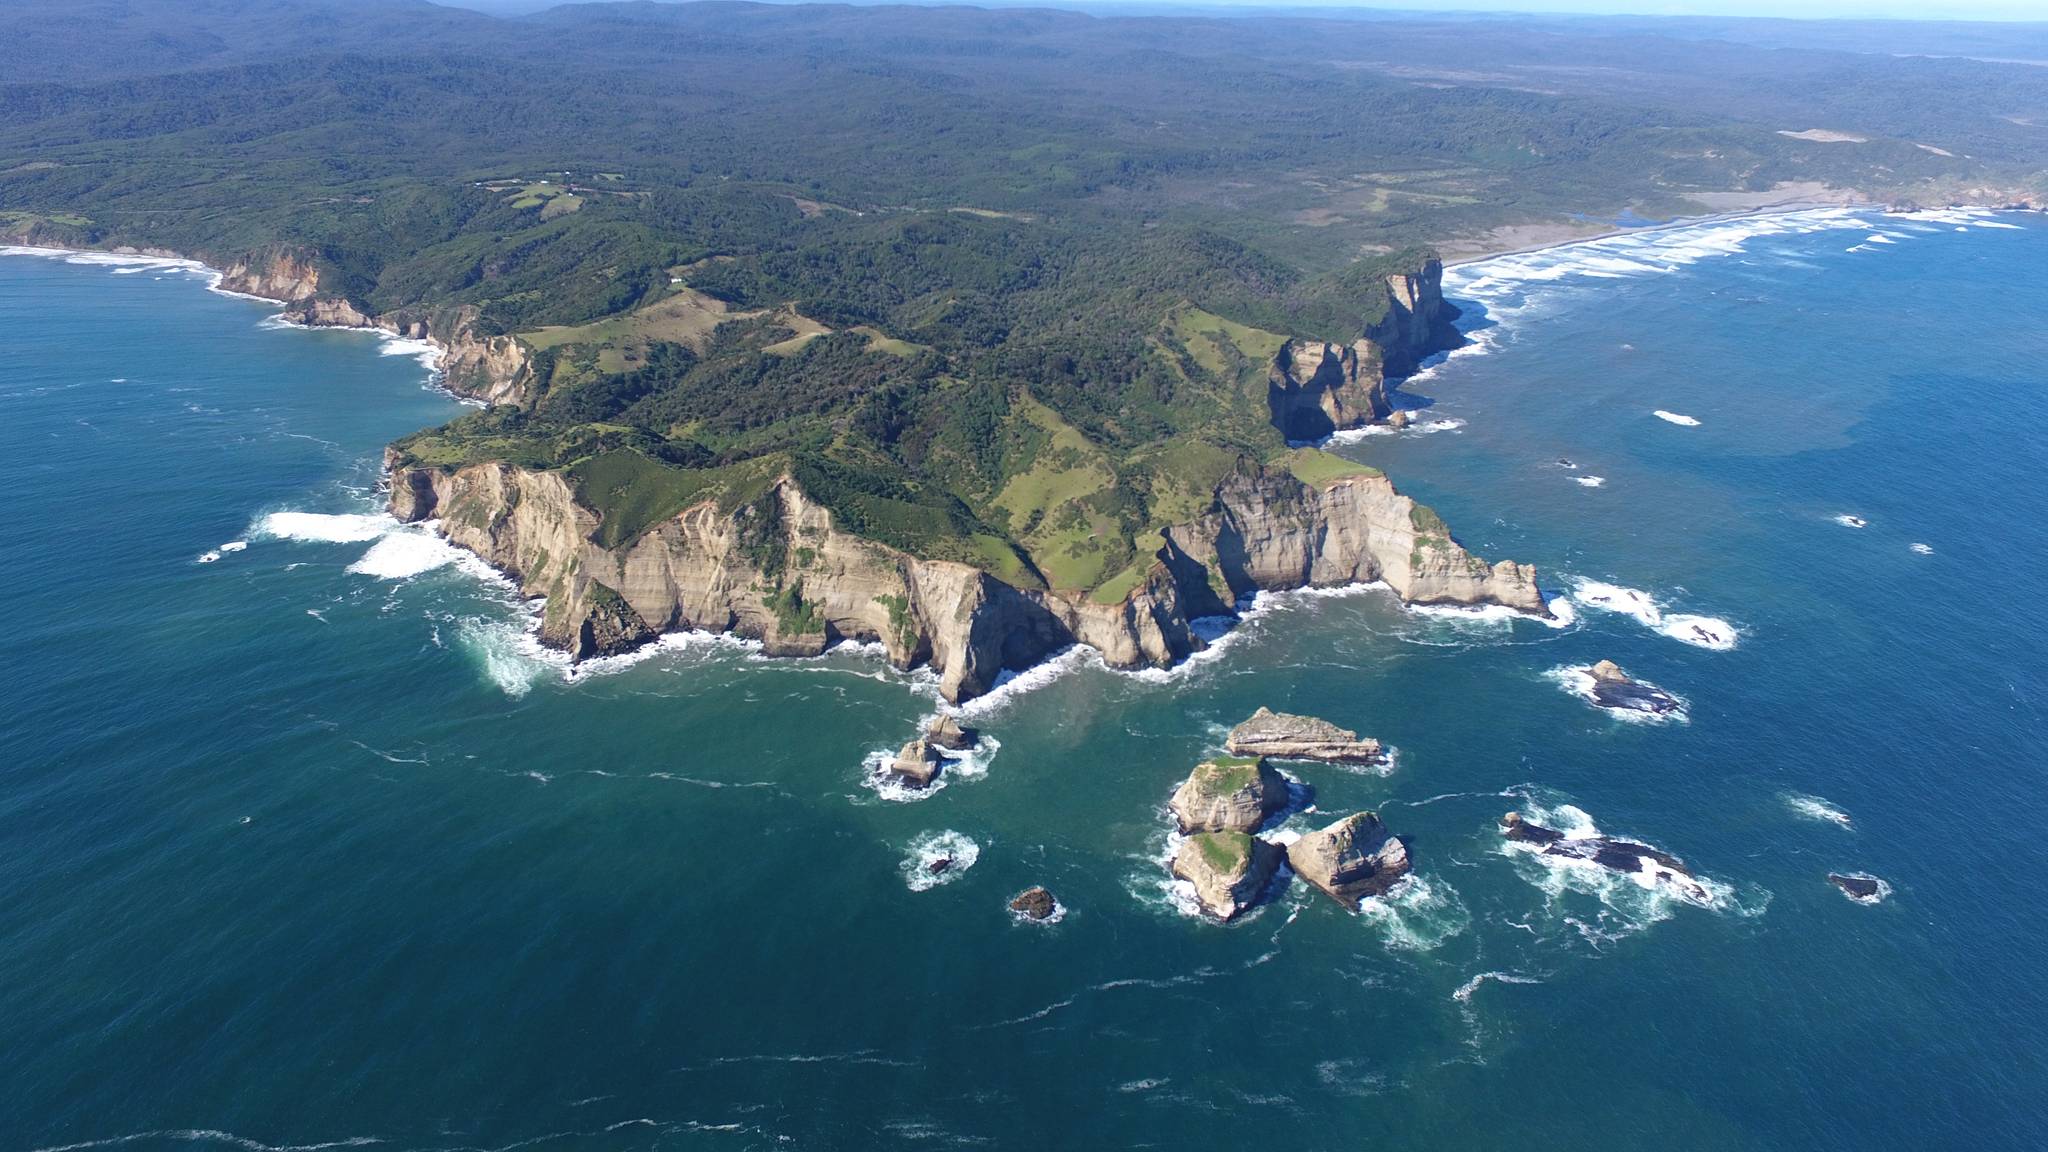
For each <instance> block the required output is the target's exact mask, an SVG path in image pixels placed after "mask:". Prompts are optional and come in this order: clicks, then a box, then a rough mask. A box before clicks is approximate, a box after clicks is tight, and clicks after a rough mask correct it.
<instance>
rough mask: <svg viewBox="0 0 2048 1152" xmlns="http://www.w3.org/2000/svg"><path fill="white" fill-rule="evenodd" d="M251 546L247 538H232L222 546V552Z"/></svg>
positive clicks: (237, 550) (235, 550) (238, 550)
mask: <svg viewBox="0 0 2048 1152" xmlns="http://www.w3.org/2000/svg"><path fill="white" fill-rule="evenodd" d="M248 546H249V542H248V541H247V540H230V541H228V542H227V543H225V544H223V545H221V546H220V550H221V551H222V552H240V551H242V550H243V549H245V548H247V547H248Z"/></svg>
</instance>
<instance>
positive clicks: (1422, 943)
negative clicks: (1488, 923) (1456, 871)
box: [1358, 872, 1472, 952]
mask: <svg viewBox="0 0 2048 1152" xmlns="http://www.w3.org/2000/svg"><path fill="white" fill-rule="evenodd" d="M1358 913H1359V915H1360V916H1362V917H1364V918H1365V920H1366V922H1367V923H1369V924H1371V925H1373V926H1374V927H1375V928H1377V929H1378V930H1379V931H1380V932H1381V933H1383V936H1382V941H1383V942H1384V943H1385V944H1386V946H1387V947H1388V948H1389V949H1392V950H1394V951H1399V952H1430V951H1434V950H1435V949H1437V948H1438V947H1440V946H1442V944H1443V943H1444V941H1446V940H1449V939H1451V938H1452V937H1454V936H1458V935H1462V934H1463V933H1464V932H1465V930H1466V929H1468V928H1470V927H1471V926H1472V913H1471V912H1470V911H1469V910H1468V909H1466V907H1465V901H1464V900H1463V899H1461V898H1460V897H1459V896H1458V890H1457V889H1455V888H1453V887H1451V886H1450V884H1449V883H1447V882H1446V881H1444V880H1443V879H1442V878H1441V877H1430V876H1427V875H1425V874H1423V873H1420V872H1411V873H1409V874H1408V875H1406V876H1403V877H1402V878H1401V879H1400V880H1398V881H1396V882H1395V883H1394V886H1393V887H1392V888H1389V889H1388V890H1387V891H1386V893H1385V894H1384V895H1380V896H1368V897H1366V898H1365V899H1363V900H1360V901H1359V902H1358Z"/></svg>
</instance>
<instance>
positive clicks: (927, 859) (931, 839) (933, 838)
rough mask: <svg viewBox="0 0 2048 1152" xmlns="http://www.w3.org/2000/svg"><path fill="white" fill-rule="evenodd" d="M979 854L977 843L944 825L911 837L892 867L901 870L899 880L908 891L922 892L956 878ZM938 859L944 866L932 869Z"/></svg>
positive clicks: (970, 866) (979, 847) (979, 849)
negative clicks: (942, 830) (935, 869)
mask: <svg viewBox="0 0 2048 1152" xmlns="http://www.w3.org/2000/svg"><path fill="white" fill-rule="evenodd" d="M980 858H981V845H979V844H976V843H975V842H974V840H973V839H972V838H971V837H968V836H965V835H963V834H961V833H959V832H954V831H952V830H950V829H948V830H947V831H944V832H926V833H925V834H923V835H922V836H919V837H918V838H917V839H915V840H912V841H911V842H910V846H909V848H908V849H907V850H906V851H905V853H904V856H903V862H902V863H900V864H898V865H897V866H896V867H897V869H898V870H899V871H901V872H902V873H903V882H904V884H906V885H908V886H909V888H910V890H911V891H912V892H923V891H926V890H928V889H932V888H936V887H938V886H939V885H941V884H951V883H952V882H953V881H955V880H958V879H959V878H960V874H961V873H962V872H965V871H967V870H968V869H969V868H972V867H974V862H975V861H976V860H979V859H980ZM940 861H946V862H947V863H946V866H945V867H944V868H943V869H942V870H940V871H937V872H934V871H933V870H932V866H933V865H935V864H937V863H939V862H940Z"/></svg>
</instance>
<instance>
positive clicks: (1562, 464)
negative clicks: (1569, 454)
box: [1557, 456, 1578, 468]
mask: <svg viewBox="0 0 2048 1152" xmlns="http://www.w3.org/2000/svg"><path fill="white" fill-rule="evenodd" d="M1557 466H1558V467H1559V468H1577V467H1578V465H1577V464H1574V463H1572V462H1571V461H1570V460H1568V459H1566V458H1565V457H1563V456H1559V457H1558V458H1557Z"/></svg>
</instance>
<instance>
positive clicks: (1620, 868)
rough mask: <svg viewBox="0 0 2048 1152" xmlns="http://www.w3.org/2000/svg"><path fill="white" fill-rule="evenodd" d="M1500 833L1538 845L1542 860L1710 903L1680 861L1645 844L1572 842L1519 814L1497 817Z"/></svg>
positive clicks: (1608, 839)
mask: <svg viewBox="0 0 2048 1152" xmlns="http://www.w3.org/2000/svg"><path fill="white" fill-rule="evenodd" d="M1500 830H1501V835H1503V836H1506V837H1507V838H1508V839H1510V840H1513V841H1516V842H1518V843H1522V844H1539V845H1541V846H1542V847H1543V854H1544V855H1545V856H1558V857H1562V858H1564V859H1567V860H1583V861H1585V862H1586V863H1589V864H1598V865H1599V866H1601V867H1602V868H1606V869H1610V870H1612V871H1615V872H1625V873H1634V874H1641V875H1646V876H1649V877H1650V878H1651V879H1652V880H1654V881H1655V882H1656V883H1659V884H1669V885H1671V886H1672V887H1674V888H1676V889H1677V890H1678V893H1679V894H1680V895H1682V896H1684V897H1685V898H1686V899H1688V900H1691V901H1693V902H1695V903H1699V904H1704V903H1707V902H1708V900H1709V899H1710V896H1709V894H1708V892H1707V890H1706V888H1704V887H1702V886H1701V885H1700V883H1699V881H1697V880H1695V879H1694V878H1693V874H1692V870H1691V869H1689V868H1687V867H1686V866H1685V862H1684V861H1683V860H1680V859H1679V858H1678V857H1676V856H1673V855H1671V854H1670V853H1669V852H1663V851H1660V850H1658V849H1656V848H1652V847H1650V846H1649V845H1648V844H1638V843H1636V842H1635V841H1633V840H1620V839H1616V838H1615V837H1612V836H1585V837H1581V838H1579V839H1576V840H1574V839H1572V838H1571V837H1568V836H1566V835H1565V834H1564V833H1562V832H1559V831H1557V830H1556V829H1554V828H1545V827H1543V826H1541V825H1538V824H1531V823H1529V822H1528V821H1527V820H1524V819H1522V815H1521V813H1519V812H1510V813H1508V814H1507V815H1505V816H1503V817H1501V818H1500Z"/></svg>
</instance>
